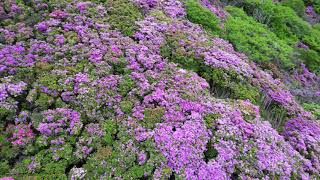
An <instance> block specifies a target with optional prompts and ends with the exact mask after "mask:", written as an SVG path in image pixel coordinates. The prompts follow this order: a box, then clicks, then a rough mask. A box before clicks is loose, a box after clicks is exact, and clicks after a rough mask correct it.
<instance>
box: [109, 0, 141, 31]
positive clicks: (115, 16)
mask: <svg viewBox="0 0 320 180" xmlns="http://www.w3.org/2000/svg"><path fill="white" fill-rule="evenodd" d="M105 6H106V8H107V12H108V20H109V23H110V25H111V27H113V28H114V29H120V31H121V32H122V33H123V34H124V35H127V36H130V35H132V34H133V33H134V31H135V29H136V26H135V22H136V21H137V20H138V19H140V18H142V14H141V12H140V10H139V8H138V7H136V6H135V5H134V4H133V3H131V2H130V1H128V0H117V1H114V0H106V2H105Z"/></svg>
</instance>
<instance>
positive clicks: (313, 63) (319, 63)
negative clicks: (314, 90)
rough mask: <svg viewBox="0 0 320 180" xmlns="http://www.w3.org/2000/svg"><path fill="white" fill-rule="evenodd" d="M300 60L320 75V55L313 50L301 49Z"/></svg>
mask: <svg viewBox="0 0 320 180" xmlns="http://www.w3.org/2000/svg"><path fill="white" fill-rule="evenodd" d="M298 52H299V58H300V59H301V60H302V61H303V63H304V64H305V65H307V67H308V68H309V69H310V70H311V71H313V72H315V73H318V74H320V68H319V67H320V55H319V53H317V52H316V51H314V50H311V49H299V50H298Z"/></svg>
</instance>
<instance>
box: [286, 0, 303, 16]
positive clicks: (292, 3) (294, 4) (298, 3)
mask: <svg viewBox="0 0 320 180" xmlns="http://www.w3.org/2000/svg"><path fill="white" fill-rule="evenodd" d="M281 4H282V5H283V6H287V7H290V8H291V9H293V10H294V11H295V12H296V13H297V14H298V15H299V16H300V17H302V18H303V17H304V14H305V13H304V11H305V8H306V6H305V5H304V2H303V0H284V1H281Z"/></svg>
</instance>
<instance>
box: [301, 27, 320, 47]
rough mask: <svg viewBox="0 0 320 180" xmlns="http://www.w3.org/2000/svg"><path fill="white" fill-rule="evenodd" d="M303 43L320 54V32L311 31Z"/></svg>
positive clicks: (305, 36) (304, 37)
mask: <svg viewBox="0 0 320 180" xmlns="http://www.w3.org/2000/svg"><path fill="white" fill-rule="evenodd" d="M302 40H303V42H304V43H306V44H307V45H308V46H309V47H310V48H311V49H312V50H315V51H317V52H318V53H320V31H319V30H317V29H314V28H313V29H311V31H310V32H309V33H307V34H305V35H304V36H303V38H302Z"/></svg>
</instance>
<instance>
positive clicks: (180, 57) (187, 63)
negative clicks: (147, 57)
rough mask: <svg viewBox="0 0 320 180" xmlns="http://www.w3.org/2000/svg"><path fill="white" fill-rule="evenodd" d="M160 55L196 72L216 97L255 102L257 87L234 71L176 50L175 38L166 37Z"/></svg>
mask: <svg viewBox="0 0 320 180" xmlns="http://www.w3.org/2000/svg"><path fill="white" fill-rule="evenodd" d="M160 52H161V54H162V56H164V57H167V58H168V59H169V60H170V61H173V62H175V63H177V64H179V65H180V66H181V67H183V68H184V69H188V70H191V71H194V72H196V73H198V74H199V75H200V76H201V77H203V78H204V79H206V80H207V82H209V84H210V88H211V92H212V93H213V94H214V95H215V96H217V97H225V98H226V97H229V98H234V99H249V100H250V101H251V102H257V99H259V96H260V95H259V89H258V88H256V87H253V86H252V85H251V84H250V83H248V81H247V80H245V79H242V78H240V76H239V75H238V74H237V73H235V72H231V71H230V72H227V71H225V70H223V69H218V68H212V67H210V66H207V65H205V64H204V62H203V60H201V59H195V58H194V57H192V56H191V57H188V56H185V55H184V54H181V53H179V52H178V50H177V47H176V43H175V40H173V39H167V44H165V45H163V46H162V47H161V49H160Z"/></svg>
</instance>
